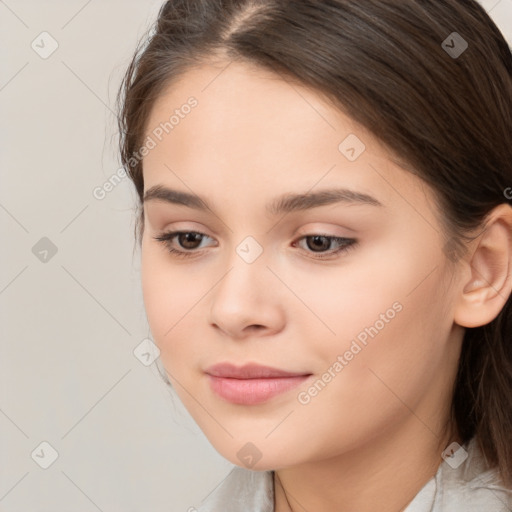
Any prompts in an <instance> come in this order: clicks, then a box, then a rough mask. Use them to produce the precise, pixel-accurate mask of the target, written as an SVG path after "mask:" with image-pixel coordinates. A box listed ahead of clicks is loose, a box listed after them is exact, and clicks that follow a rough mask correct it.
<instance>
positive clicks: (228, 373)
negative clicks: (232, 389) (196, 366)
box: [205, 363, 311, 379]
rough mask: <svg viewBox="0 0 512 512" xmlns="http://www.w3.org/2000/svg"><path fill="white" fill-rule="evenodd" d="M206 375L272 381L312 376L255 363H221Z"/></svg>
mask: <svg viewBox="0 0 512 512" xmlns="http://www.w3.org/2000/svg"><path fill="white" fill-rule="evenodd" d="M205 373H207V374H209V375H212V376H213V377H224V378H230V379H270V378H277V377H298V376H305V375H311V374H310V373H307V372H287V371H285V370H281V369H279V368H271V367H270V366H262V365H259V364H254V363H250V364H245V365H244V366H236V365H234V364H231V363H219V364H215V365H213V366H210V367H209V368H207V369H206V370H205Z"/></svg>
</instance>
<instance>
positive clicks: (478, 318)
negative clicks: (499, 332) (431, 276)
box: [454, 203, 512, 327]
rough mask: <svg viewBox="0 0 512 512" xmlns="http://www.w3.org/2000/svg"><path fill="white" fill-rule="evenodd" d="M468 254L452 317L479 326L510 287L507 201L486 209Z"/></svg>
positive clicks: (511, 232) (511, 225)
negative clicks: (484, 217) (481, 226)
mask: <svg viewBox="0 0 512 512" xmlns="http://www.w3.org/2000/svg"><path fill="white" fill-rule="evenodd" d="M467 258H468V260H467V261H466V263H465V264H466V265H467V268H466V269H465V270H466V271H465V272H462V274H461V275H464V276H465V277H464V279H463V280H462V281H461V291H460V295H459V298H458V302H457V304H456V307H455V311H454V315H455V316H454V321H455V323H457V324H459V325H461V326H463V327H479V326H482V325H486V324H488V323H489V322H491V321H492V320H494V319H495V318H496V317H497V316H498V314H499V312H500V311H501V310H502V309H503V306H504V305H505V303H506V301H507V299H508V297H509V295H510V293H511V290H512V275H511V273H512V207H511V206H510V205H508V204H505V203H503V204H500V205H499V206H497V207H496V208H494V209H493V210H492V211H491V212H490V213H489V215H488V216H487V217H486V222H485V228H484V230H483V232H482V233H481V234H480V235H479V236H478V237H477V239H476V241H474V242H473V243H472V249H471V251H470V253H469V254H468V256H467ZM468 276H469V277H468Z"/></svg>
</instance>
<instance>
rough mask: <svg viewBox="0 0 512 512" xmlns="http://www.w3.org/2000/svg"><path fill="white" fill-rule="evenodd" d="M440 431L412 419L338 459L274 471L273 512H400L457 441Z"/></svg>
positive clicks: (446, 431) (453, 435)
mask: <svg viewBox="0 0 512 512" xmlns="http://www.w3.org/2000/svg"><path fill="white" fill-rule="evenodd" d="M443 431H444V433H443V434H441V435H436V434H434V433H433V432H432V431H430V430H429V429H428V428H427V427H426V426H425V425H424V424H423V423H422V422H421V421H419V419H418V418H417V417H416V416H412V415H411V416H410V418H409V421H408V424H407V425H404V426H403V428H402V429H401V430H400V431H399V432H396V431H395V432H394V433H393V434H392V435H391V434H388V435H382V433H380V435H379V437H377V438H375V439H373V440H372V441H369V442H366V443H365V444H364V445H361V446H359V447H357V448H354V449H352V450H351V451H349V452H345V453H343V454H341V455H338V456H335V457H332V458H329V459H324V460H320V461H315V462H308V463H306V464H302V465H300V466H294V467H292V468H286V469H283V470H278V471H276V472H275V474H274V475H275V480H274V483H275V485H274V487H275V512H299V511H300V512H302V511H304V510H314V511H315V512H331V511H332V510H336V511H338V512H350V511H354V510H357V511H358V512H374V511H375V510H379V511H380V512H402V511H403V510H405V509H406V508H407V505H408V504H409V503H410V502H411V501H412V500H413V498H414V497H415V496H416V494H418V492H419V491H420V490H421V488H422V487H423V486H424V485H425V484H426V483H427V482H428V481H429V480H430V479H431V478H432V477H433V476H434V475H435V473H436V471H437V469H438V468H439V465H440V464H441V462H442V457H441V453H442V452H443V450H444V449H445V448H446V447H447V446H448V445H449V444H450V442H452V441H459V443H460V439H459V438H458V436H457V434H456V433H455V432H454V429H453V428H452V427H451V426H448V427H447V428H445V429H443ZM461 444H462V443H461ZM412 468H414V469H412Z"/></svg>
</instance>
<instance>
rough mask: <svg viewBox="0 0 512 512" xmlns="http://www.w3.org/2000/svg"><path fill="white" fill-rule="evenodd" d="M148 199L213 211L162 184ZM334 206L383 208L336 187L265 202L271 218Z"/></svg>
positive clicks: (201, 201)
mask: <svg viewBox="0 0 512 512" xmlns="http://www.w3.org/2000/svg"><path fill="white" fill-rule="evenodd" d="M151 200H160V201H165V202H167V203H172V204H179V205H183V206H187V207H188V208H193V209H196V210H200V211H206V210H210V211H213V209H212V208H211V206H210V205H209V203H208V201H207V200H206V198H204V197H201V196H198V195H196V194H191V193H189V192H183V191H180V190H173V189H170V188H166V187H164V186H162V185H155V186H154V187H151V188H150V189H149V190H148V191H147V192H146V193H145V194H144V198H143V202H144V203H145V202H146V201H151ZM335 203H346V204H368V205H371V206H379V207H383V206H384V205H383V204H382V203H381V202H380V201H379V200H378V199H376V198H375V197H373V196H370V195H368V194H365V193H362V192H357V191H355V190H350V189H346V188H336V189H326V190H319V191H317V192H307V193H302V194H294V193H287V194H284V195H282V196H279V197H277V198H275V199H274V200H272V201H271V202H270V203H267V205H266V211H267V212H268V213H269V214H271V215H279V214H282V213H291V212H295V211H302V210H309V209H312V208H317V207H319V206H326V205H330V204H335Z"/></svg>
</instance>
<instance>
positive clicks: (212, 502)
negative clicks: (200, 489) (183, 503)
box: [197, 466, 274, 512]
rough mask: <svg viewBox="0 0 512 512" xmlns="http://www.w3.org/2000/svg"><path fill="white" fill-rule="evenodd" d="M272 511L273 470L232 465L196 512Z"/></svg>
mask: <svg viewBox="0 0 512 512" xmlns="http://www.w3.org/2000/svg"><path fill="white" fill-rule="evenodd" d="M247 510H250V511H251V512H274V480H273V473H272V471H251V470H249V469H245V468H241V467H238V466H235V467H234V468H233V469H232V470H231V472H230V473H229V474H228V475H227V476H226V478H225V479H224V480H223V481H222V482H221V483H220V484H219V485H218V486H217V488H215V489H214V490H213V491H212V493H211V494H210V495H209V496H207V498H206V499H205V500H204V501H203V503H202V504H201V505H200V506H199V507H198V509H197V512H247Z"/></svg>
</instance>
